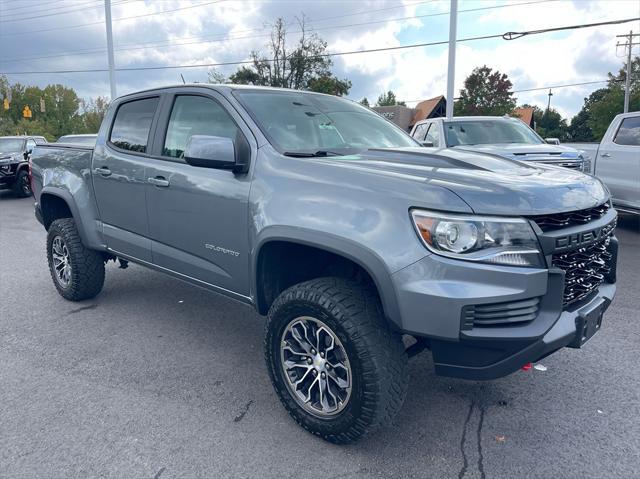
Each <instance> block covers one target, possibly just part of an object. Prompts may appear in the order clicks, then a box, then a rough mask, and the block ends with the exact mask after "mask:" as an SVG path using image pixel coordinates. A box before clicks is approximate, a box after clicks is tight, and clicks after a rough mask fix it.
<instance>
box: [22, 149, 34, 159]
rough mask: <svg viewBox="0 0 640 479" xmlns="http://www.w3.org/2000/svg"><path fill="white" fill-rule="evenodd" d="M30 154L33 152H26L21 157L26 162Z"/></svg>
mask: <svg viewBox="0 0 640 479" xmlns="http://www.w3.org/2000/svg"><path fill="white" fill-rule="evenodd" d="M31 152H33V150H27V151H25V152H24V153H23V154H22V156H23V157H24V160H25V161H27V160H28V159H29V155H30V154H31Z"/></svg>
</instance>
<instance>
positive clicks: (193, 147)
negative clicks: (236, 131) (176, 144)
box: [184, 135, 236, 170]
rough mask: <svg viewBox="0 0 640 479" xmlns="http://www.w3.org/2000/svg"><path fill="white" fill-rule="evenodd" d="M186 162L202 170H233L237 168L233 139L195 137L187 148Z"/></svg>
mask: <svg viewBox="0 0 640 479" xmlns="http://www.w3.org/2000/svg"><path fill="white" fill-rule="evenodd" d="M184 161H186V162H187V163H188V164H190V165H192V166H200V167H202V168H218V169H223V170H232V169H234V168H235V166H236V148H235V145H234V143H233V140H232V139H231V138H223V137H221V136H209V135H193V136H191V137H190V138H189V141H188V142H187V146H186V147H185V150H184Z"/></svg>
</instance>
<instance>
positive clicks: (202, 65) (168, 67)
mask: <svg viewBox="0 0 640 479" xmlns="http://www.w3.org/2000/svg"><path fill="white" fill-rule="evenodd" d="M635 20H638V18H629V19H621V20H612V21H609V22H603V23H599V24H589V26H592V27H593V26H597V25H602V24H605V25H616V24H621V23H628V22H632V21H635ZM567 28H568V29H573V28H575V26H569V27H567ZM560 29H561V27H559V28H555V29H554V31H558V30H560ZM492 38H504V34H500V33H498V34H493V35H483V36H476V37H468V38H460V39H458V40H457V41H458V42H469V41H476V40H487V39H492ZM447 43H449V41H448V40H441V41H436V42H427V43H413V44H410V45H400V46H396V47H383V48H371V49H367V50H352V51H347V52H340V53H323V54H320V55H312V56H309V57H307V58H330V57H336V56H345V55H355V54H359V53H374V52H383V51H393V50H404V49H409V48H418V47H429V46H435V45H444V44H447ZM264 61H267V62H274V61H275V60H274V59H265V60H264ZM252 63H253V60H241V61H231V62H222V63H198V64H185V65H163V66H149V67H125V68H116V69H115V70H116V71H148V70H172V69H177V68H181V69H187V68H205V67H218V66H232V65H247V64H252ZM106 71H108V70H106V69H104V68H94V69H87V70H48V71H21V72H4V74H6V75H27V74H34V75H35V74H54V73H100V72H106Z"/></svg>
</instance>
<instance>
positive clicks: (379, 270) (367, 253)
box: [251, 226, 402, 328]
mask: <svg viewBox="0 0 640 479" xmlns="http://www.w3.org/2000/svg"><path fill="white" fill-rule="evenodd" d="M274 241H281V242H289V243H297V244H302V245H305V246H311V247H313V248H317V249H320V250H324V251H327V252H329V253H333V254H336V255H338V256H342V257H344V258H347V259H349V260H351V261H353V262H354V263H355V264H357V265H358V266H360V267H361V268H362V269H363V270H365V271H366V272H367V273H368V274H369V276H371V279H373V282H374V283H375V286H376V288H377V290H378V295H379V296H380V301H381V302H382V308H383V311H384V314H385V316H386V317H387V319H389V320H390V321H392V322H393V323H395V325H396V326H397V327H398V328H400V326H401V324H402V322H401V318H400V308H399V306H398V300H397V297H396V294H395V288H394V286H393V281H392V280H391V272H390V271H389V270H388V269H387V267H386V265H385V263H384V261H383V260H382V258H381V257H380V256H378V255H377V254H376V253H375V252H373V251H372V250H370V249H368V248H365V247H363V246H362V244H360V243H357V242H355V241H353V240H350V239H348V238H344V237H341V236H336V235H332V234H329V233H325V232H322V231H316V230H308V229H305V228H298V227H289V226H270V227H267V228H265V229H264V230H262V231H261V232H260V233H259V235H258V238H257V241H256V243H255V246H254V248H253V250H252V259H251V277H252V278H253V281H252V291H251V295H252V296H253V297H254V298H255V301H256V307H257V306H258V305H257V301H258V295H257V292H258V288H259V285H258V274H257V273H258V258H259V257H260V252H261V251H262V248H263V247H264V246H265V245H266V244H268V243H271V242H274Z"/></svg>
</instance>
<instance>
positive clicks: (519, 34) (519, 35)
mask: <svg viewBox="0 0 640 479" xmlns="http://www.w3.org/2000/svg"><path fill="white" fill-rule="evenodd" d="M635 20H640V17H637V18H630V19H627V20H612V21H610V22H598V23H586V24H582V25H572V26H570V27H556V28H542V29H540V30H530V31H528V32H507V33H505V34H504V35H502V38H503V39H504V40H517V39H518V38H522V37H525V36H527V35H538V34H540V33H549V32H559V31H561V30H577V29H580V28H591V27H601V26H603V25H618V24H620V23H627V22H633V21H635Z"/></svg>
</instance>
